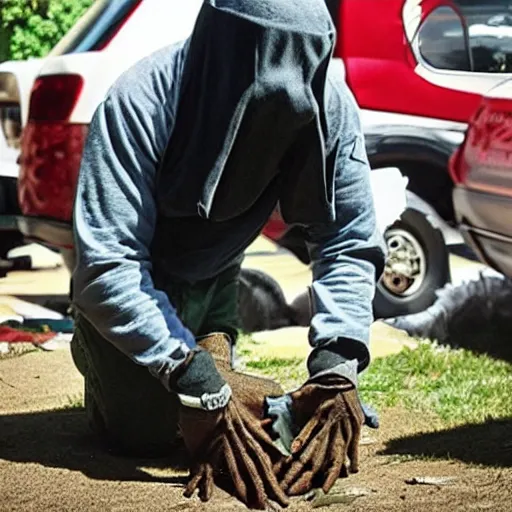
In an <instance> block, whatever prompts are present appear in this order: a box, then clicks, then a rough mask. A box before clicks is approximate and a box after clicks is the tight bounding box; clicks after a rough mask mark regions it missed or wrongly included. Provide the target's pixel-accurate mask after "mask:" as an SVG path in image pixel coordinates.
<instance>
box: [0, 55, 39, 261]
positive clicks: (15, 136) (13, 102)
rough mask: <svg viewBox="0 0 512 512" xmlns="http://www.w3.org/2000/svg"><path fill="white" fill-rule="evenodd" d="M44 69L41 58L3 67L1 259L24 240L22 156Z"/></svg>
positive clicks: (0, 83)
mask: <svg viewBox="0 0 512 512" xmlns="http://www.w3.org/2000/svg"><path fill="white" fill-rule="evenodd" d="M40 66H41V62H40V60H38V59H32V60H29V61H25V62H4V63H2V64H0V258H4V257H5V256H6V254H7V252H8V251H9V250H10V249H12V248H14V247H16V246H17V245H20V244H21V243H22V241H23V236H22V234H21V233H20V232H19V230H18V225H17V222H16V215H18V214H19V213H20V211H19V207H18V198H17V188H16V182H17V178H18V171H19V166H18V157H19V150H20V146H21V133H22V126H24V125H25V123H26V120H27V116H28V105H29V98H30V92H31V89H32V84H33V82H34V78H35V76H36V74H37V72H38V71H39V68H40Z"/></svg>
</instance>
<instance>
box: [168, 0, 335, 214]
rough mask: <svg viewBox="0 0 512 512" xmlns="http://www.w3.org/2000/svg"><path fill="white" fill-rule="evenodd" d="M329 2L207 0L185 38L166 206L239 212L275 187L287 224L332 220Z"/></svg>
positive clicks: (191, 210)
mask: <svg viewBox="0 0 512 512" xmlns="http://www.w3.org/2000/svg"><path fill="white" fill-rule="evenodd" d="M334 40H335V30H334V27H333V25H332V23H331V19H330V16H329V13H328V11H327V8H326V6H325V4H324V2H323V0H209V1H206V2H205V4H204V6H203V8H202V10H201V12H200V14H199V17H198V20H197V23H196V26H195V29H194V32H193V34H192V36H191V38H190V40H189V41H188V45H187V48H186V56H185V63H184V69H183V75H182V83H181V89H180V99H179V105H178V110H177V117H176V123H175V127H174V131H173V133H172V135H171V138H170V141H169V144H168V146H167V149H166V152H165V154H164V158H163V160H162V164H161V169H160V177H159V191H158V194H159V204H160V207H161V208H162V210H163V211H164V213H165V212H166V210H167V211H168V212H171V211H176V212H178V211H179V212H187V214H190V215H194V214H199V215H200V216H202V217H203V218H206V219H210V220H212V221H223V220H229V219H233V218H235V217H237V216H239V215H241V214H243V213H244V212H246V211H247V210H248V209H250V208H251V206H253V205H254V203H255V202H256V201H257V200H258V198H259V197H261V195H262V194H263V193H264V192H265V190H267V189H268V188H269V187H270V186H275V185H276V182H277V183H278V187H279V202H280V206H281V213H282V215H283V217H284V219H285V220H286V221H287V222H290V223H293V222H304V223H311V222H326V221H331V220H334V216H335V215H334V204H333V193H334V192H333V175H334V172H333V168H334V162H330V161H329V159H328V158H327V156H326V149H325V147H326V144H325V138H326V133H327V121H326V116H325V105H324V101H325V100H324V98H325V95H326V76H327V68H328V65H329V61H330V58H331V55H332V50H333V45H334Z"/></svg>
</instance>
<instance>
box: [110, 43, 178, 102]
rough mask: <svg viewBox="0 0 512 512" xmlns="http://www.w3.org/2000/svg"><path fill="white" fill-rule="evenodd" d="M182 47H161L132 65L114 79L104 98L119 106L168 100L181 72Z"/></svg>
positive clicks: (174, 45) (175, 45)
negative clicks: (120, 104) (119, 103)
mask: <svg viewBox="0 0 512 512" xmlns="http://www.w3.org/2000/svg"><path fill="white" fill-rule="evenodd" d="M183 47H184V43H177V44H173V45H169V46H165V47H164V48H161V49H159V50H157V51H155V52H153V53H152V54H150V55H147V56H146V57H144V58H142V59H141V60H139V61H138V62H136V63H135V64H134V65H133V66H131V67H130V68H128V69H127V70H126V71H124V72H123V73H122V74H121V75H120V76H119V77H118V78H117V80H116V81H115V82H114V84H113V85H112V86H111V87H110V89H109V91H108V93H107V97H106V99H107V100H110V101H115V102H121V103H134V102H135V103H136V102H138V100H140V101H143V102H144V103H146V102H164V101H168V100H169V99H170V97H172V93H171V91H172V89H173V87H175V86H176V82H177V79H179V76H180V73H181V61H182V58H183V51H182V50H183Z"/></svg>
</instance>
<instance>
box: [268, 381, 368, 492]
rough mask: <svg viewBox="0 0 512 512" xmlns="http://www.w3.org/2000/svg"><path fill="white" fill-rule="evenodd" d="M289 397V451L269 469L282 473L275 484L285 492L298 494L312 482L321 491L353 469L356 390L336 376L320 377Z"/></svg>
mask: <svg viewBox="0 0 512 512" xmlns="http://www.w3.org/2000/svg"><path fill="white" fill-rule="evenodd" d="M291 399H292V413H293V421H294V424H295V425H296V426H297V427H298V428H299V429H300V432H299V434H298V435H297V436H296V437H295V439H294V440H293V442H292V445H291V456H290V457H288V459H287V460H286V461H284V463H281V464H279V465H278V466H277V468H275V469H276V472H279V473H281V475H282V477H281V486H282V488H283V490H284V491H285V492H286V493H287V494H288V495H289V496H294V495H299V494H304V493H306V492H308V491H310V490H311V489H312V488H313V487H314V486H316V485H319V486H321V487H322V489H323V491H324V492H325V493H327V492H329V490H330V489H331V488H332V486H333V485H334V483H335V482H336V480H337V479H338V478H339V477H340V476H347V475H348V473H349V469H350V471H351V472H352V473H355V472H357V471H358V470H359V452H358V445H359V440H360V437H361V428H362V426H363V423H364V421H365V415H364V413H363V410H362V408H361V403H360V401H359V397H358V395H357V390H356V389H355V386H354V385H353V384H352V383H351V382H350V381H348V380H346V379H343V378H342V377H323V378H320V379H318V380H314V381H309V382H306V384H304V385H303V386H302V387H301V388H300V389H298V390H297V391H295V392H294V393H292V394H291ZM347 459H349V460H350V466H349V467H348V466H347V464H346V462H347Z"/></svg>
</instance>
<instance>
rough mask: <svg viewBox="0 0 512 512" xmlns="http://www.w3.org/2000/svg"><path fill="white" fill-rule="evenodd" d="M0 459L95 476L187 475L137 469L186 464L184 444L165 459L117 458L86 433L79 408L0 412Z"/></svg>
mask: <svg viewBox="0 0 512 512" xmlns="http://www.w3.org/2000/svg"><path fill="white" fill-rule="evenodd" d="M0 432H1V435H0V459H4V460H8V461H12V462H28V463H37V464H41V465H43V466H46V467H51V468H64V469H69V470H73V471H80V472H82V473H83V474H84V475H86V476H88V477H89V478H93V479H100V480H116V481H136V482H158V483H168V484H175V485H180V486H181V485H183V484H184V483H185V482H186V478H185V477H181V476H161V477H160V476H153V475H150V474H149V473H147V472H145V471H143V470H142V469H140V468H141V467H144V468H157V469H168V468H174V469H178V470H183V469H184V460H185V452H184V449H180V448H179V447H177V448H176V453H175V454H173V455H172V456H171V457H170V458H166V459H134V458H128V457H116V456H113V455H111V454H109V453H108V452H106V451H104V450H102V449H101V447H100V446H99V444H98V442H97V440H96V439H95V438H94V437H93V436H92V435H91V434H89V431H88V428H87V419H86V415H85V412H84V411H83V410H81V409H76V410H65V411H44V412H37V413H24V414H13V415H3V416H0Z"/></svg>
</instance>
